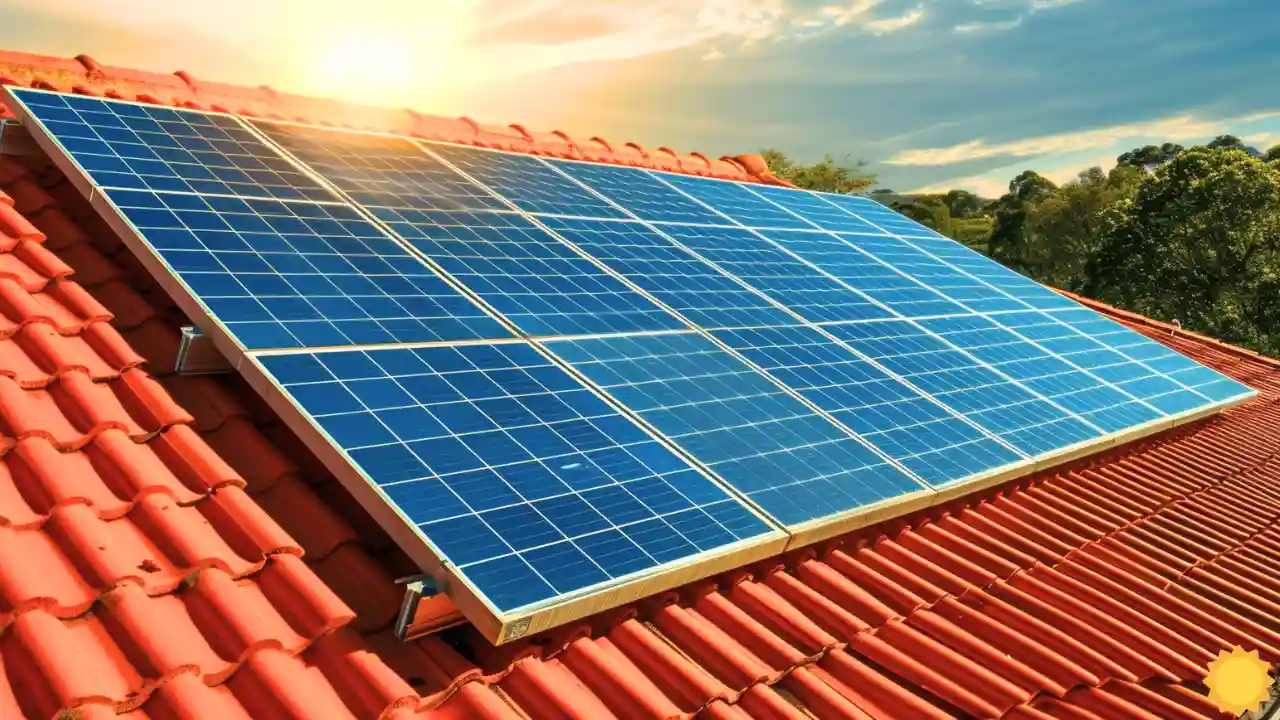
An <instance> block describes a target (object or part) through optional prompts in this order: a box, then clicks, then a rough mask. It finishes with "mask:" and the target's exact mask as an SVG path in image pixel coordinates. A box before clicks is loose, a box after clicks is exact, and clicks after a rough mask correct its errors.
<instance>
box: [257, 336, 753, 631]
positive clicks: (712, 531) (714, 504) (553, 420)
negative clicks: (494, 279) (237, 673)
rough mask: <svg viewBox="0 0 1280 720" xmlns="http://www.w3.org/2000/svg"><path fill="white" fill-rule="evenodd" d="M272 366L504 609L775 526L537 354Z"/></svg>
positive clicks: (272, 360) (465, 353)
mask: <svg viewBox="0 0 1280 720" xmlns="http://www.w3.org/2000/svg"><path fill="white" fill-rule="evenodd" d="M258 361H259V362H260V363H261V364H262V366H263V367H264V368H265V369H266V371H267V372H268V373H269V374H270V375H271V376H272V377H274V378H275V380H276V382H278V383H279V384H280V385H281V386H282V387H283V388H284V390H285V392H287V393H288V395H289V396H291V397H292V398H293V399H294V401H295V402H297V403H298V404H299V405H300V406H301V407H302V408H303V410H304V411H306V412H307V413H308V414H309V415H310V416H311V417H313V418H314V419H315V422H316V423H317V424H318V425H319V426H320V427H321V428H323V429H324V430H325V431H326V432H327V433H328V434H329V436H330V437H331V438H333V441H334V443H335V444H336V445H337V446H338V447H339V448H341V449H342V450H343V451H344V452H345V453H346V454H347V456H348V457H350V458H351V460H352V461H353V462H354V463H355V464H356V466H357V467H358V468H359V469H360V470H361V471H362V472H363V473H364V475H365V476H366V477H367V478H368V479H369V480H370V481H371V482H372V483H374V484H375V485H376V486H377V487H378V488H379V489H380V490H381V492H382V493H383V494H384V496H385V497H386V498H387V499H388V500H389V501H390V502H391V503H392V504H394V505H395V507H396V508H397V509H398V510H399V511H400V513H401V514H402V515H403V516H404V517H405V518H407V519H408V520H409V521H410V522H411V523H413V524H414V525H415V526H417V528H418V529H419V530H421V531H422V533H423V534H424V535H425V536H426V538H427V539H428V540H430V541H431V542H432V543H433V544H434V545H435V547H436V548H437V549H438V550H439V552H441V553H442V554H443V556H444V559H446V560H448V561H449V562H451V563H453V564H454V565H455V566H456V567H457V568H458V569H459V570H460V572H461V573H462V575H463V576H464V577H465V578H467V579H468V580H469V581H470V582H471V583H472V584H473V585H474V586H475V587H476V588H478V589H479V590H480V591H481V592H482V593H484V594H485V595H486V596H487V597H488V598H489V599H490V600H491V601H492V602H493V603H494V604H495V605H496V606H497V607H498V608H499V609H500V610H501V611H504V612H509V611H512V610H515V609H517V608H519V607H522V606H526V605H531V604H534V603H538V602H542V601H545V600H549V599H551V598H553V597H555V596H557V595H563V594H565V593H571V592H576V591H580V590H583V589H585V588H588V587H591V586H594V585H598V584H600V583H605V582H609V581H612V580H617V579H619V578H621V577H623V576H627V575H631V574H633V573H636V572H640V571H650V570H653V569H654V568H657V567H658V566H660V565H662V564H665V563H668V562H671V561H674V560H688V559H689V558H691V557H693V556H696V555H697V554H699V553H701V552H707V551H712V550H716V549H719V548H723V547H725V546H727V545H731V544H733V543H736V542H739V541H742V540H747V539H751V538H757V537H761V536H763V535H765V534H768V533H770V532H771V531H770V529H769V527H768V526H767V525H766V524H765V522H764V521H763V520H761V519H760V518H759V517H758V516H757V515H755V514H754V513H752V512H751V511H750V510H748V509H747V507H746V506H745V505H743V504H742V503H740V502H739V501H737V500H735V499H734V498H732V497H731V496H730V495H729V494H728V493H726V492H725V491H724V490H723V489H721V488H720V487H718V486H717V485H715V484H714V483H713V482H712V481H711V480H709V479H708V478H706V477H705V476H704V475H702V474H701V473H699V472H698V471H697V470H695V469H693V468H692V467H691V466H690V465H688V463H686V462H685V461H684V460H682V459H681V458H680V457H679V456H677V455H676V454H674V453H673V452H672V451H670V450H668V449H667V448H666V447H664V446H663V445H662V444H660V443H659V442H658V441H657V440H655V439H653V438H652V437H650V436H649V435H648V434H647V433H646V432H645V431H644V430H642V429H641V428H640V427H639V426H637V425H636V424H634V423H633V422H631V421H630V420H628V419H626V418H625V417H623V416H622V415H620V414H619V413H618V412H616V411H615V410H613V408H611V407H610V406H609V405H608V404H607V403H606V402H604V401H603V400H601V399H600V398H599V397H598V396H596V395H595V394H594V393H592V392H591V391H590V390H588V389H587V388H586V387H584V386H582V385H581V384H580V383H579V382H578V381H576V380H574V379H573V378H572V377H571V376H570V375H569V374H568V373H566V372H565V371H563V370H562V369H560V368H559V367H557V366H555V365H554V364H553V363H551V362H550V361H549V360H547V359H546V358H545V357H544V356H543V355H541V354H540V353H538V352H537V351H536V350H535V349H534V348H532V347H531V346H529V345H527V344H524V343H505V344H490V345H462V346H456V347H439V346H437V347H429V348H416V349H407V348H394V349H380V350H369V351H360V350H342V351H329V352H317V353H296V354H282V355H266V356H259V357H258ZM410 416H411V417H410ZM424 421H425V422H424Z"/></svg>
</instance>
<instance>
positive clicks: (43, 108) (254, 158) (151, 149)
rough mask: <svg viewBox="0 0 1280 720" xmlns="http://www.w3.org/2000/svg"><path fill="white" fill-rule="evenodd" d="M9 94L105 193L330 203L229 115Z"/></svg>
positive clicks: (72, 97)
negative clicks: (190, 194) (122, 191)
mask: <svg viewBox="0 0 1280 720" xmlns="http://www.w3.org/2000/svg"><path fill="white" fill-rule="evenodd" d="M11 91H12V92H13V93H14V95H15V97H17V98H18V99H20V100H21V101H22V102H23V103H24V104H25V105H26V106H27V108H28V110H30V111H31V114H32V115H33V116H35V118H36V119H37V120H39V121H40V123H41V124H43V125H44V126H45V127H46V128H47V129H48V130H49V132H50V133H51V134H52V135H53V136H54V137H55V138H57V140H58V142H59V143H60V144H61V145H62V147H63V148H64V149H65V150H66V152H67V154H68V155H70V156H71V157H72V158H73V159H75V161H76V162H77V163H78V164H79V165H80V167H82V168H83V169H84V170H85V172H87V173H88V174H89V177H90V178H92V179H93V181H94V182H95V183H96V184H98V185H99V186H101V187H103V188H129V189H135V190H160V191H175V192H194V193H205V194H217V195H236V196H240V197H255V198H277V199H283V200H303V199H308V200H319V201H332V200H335V198H334V197H333V194H332V193H330V192H329V191H328V190H326V189H324V188H323V187H321V186H320V185H319V183H317V182H315V181H314V180H312V179H311V178H309V177H307V175H306V174H304V173H303V172H302V171H300V170H299V169H298V168H297V167H295V166H294V165H293V164H292V163H290V162H289V161H287V160H285V159H284V158H282V157H280V155H279V154H278V153H277V152H276V151H275V150H273V149H271V148H270V147H268V146H267V145H266V144H265V143H263V142H262V141H261V140H259V139H258V138H256V137H255V136H254V135H253V133H252V132H250V131H249V130H248V129H246V128H245V127H244V126H243V125H241V124H240V122H239V121H238V120H236V119H235V118H233V117H231V116H230V115H219V114H213V113H206V112H197V111H192V110H178V109H174V108H165V107H158V106H154V105H136V104H133V103H127V102H121V101H116V100H107V99H100V98H90V97H80V96H75V95H57V94H53V93H46V92H42V91H37V90H25V89H17V88H14V89H12V90H11Z"/></svg>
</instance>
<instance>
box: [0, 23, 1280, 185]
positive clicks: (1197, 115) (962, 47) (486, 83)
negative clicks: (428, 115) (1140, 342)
mask: <svg viewBox="0 0 1280 720" xmlns="http://www.w3.org/2000/svg"><path fill="white" fill-rule="evenodd" d="M1277 27H1280V5H1275V4H1273V3H1262V2H1256V0H1251V1H1250V2H1244V1H1243V0H1217V1H1216V2H1209V1H1208V0H1163V1H1162V2H1155V1H1154V0H1147V1H1146V2H1139V1H1137V0H818V1H814V0H588V1H586V2H584V1H583V0H384V1H381V2H379V1H378V0H327V1H326V2H325V3H315V2H302V1H301V0H296V1H289V2H279V1H277V2H270V1H268V0H219V2H213V3H187V2H174V3H156V2H154V1H153V0H55V1H50V0H0V47H3V48H7V49H12V50H23V51H28V52H39V53H47V54H52V55H60V56H64V57H69V56H73V55H76V54H79V53H88V54H90V55H92V56H94V57H95V58H96V59H98V60H99V61H100V62H102V63H106V64H116V65H125V66H130V67H139V68H148V69H156V70H162V71H167V70H177V69H184V70H187V71H188V72H191V73H192V74H193V75H195V76H196V77H204V78H208V79H217V80H224V81H228V82H237V83H246V84H251V85H258V84H268V85H271V86H273V87H276V88H278V89H282V90H293V91H298V92H307V93H319V94H329V95H337V96H347V97H351V96H355V95H359V96H361V97H362V98H363V99H365V100H367V101H370V102H373V103H375V104H383V105H392V106H405V105H407V106H411V107H414V108H416V109H419V110H422V111H426V112H439V113H445V114H451V115H468V116H470V117H474V118H476V119H478V120H480V121H482V122H495V123H506V122H520V123H523V124H525V125H526V126H528V127H532V128H538V129H546V130H550V129H562V130H565V131H567V132H570V133H572V134H575V135H583V136H587V137H590V136H592V135H600V136H602V137H605V138H608V139H610V140H612V141H615V142H624V141H628V140H629V141H635V142H639V143H641V144H643V145H648V146H660V145H667V146H670V147H673V148H675V149H678V150H681V151H686V152H687V151H694V150H696V151H700V152H703V153H705V154H708V155H717V156H718V155H722V154H736V153H740V152H752V151H757V150H759V149H760V148H762V147H766V146H773V147H777V148H780V149H782V150H784V151H786V152H788V153H790V154H793V155H795V156H797V157H798V158H800V159H802V160H816V159H819V158H820V157H821V156H822V155H823V153H831V154H832V155H834V156H836V157H837V158H841V157H845V156H850V157H858V156H862V157H866V158H867V159H868V160H871V161H872V163H873V165H872V169H873V170H875V171H876V172H877V173H878V174H879V176H880V178H881V181H882V186H887V187H892V188H894V189H897V190H917V189H944V188H950V187H964V188H967V189H970V190H974V191H978V192H981V193H983V194H986V195H996V194H999V192H1000V191H1001V188H1002V187H1003V186H1004V185H1005V184H1006V183H1007V181H1008V179H1009V178H1011V177H1013V176H1014V175H1016V174H1017V173H1018V172H1019V171H1021V170H1023V169H1027V168H1032V169H1036V170H1039V171H1041V172H1043V173H1044V174H1046V175H1048V176H1049V177H1051V178H1052V179H1055V180H1059V181H1062V180H1066V179H1068V178H1070V177H1071V176H1073V175H1074V174H1075V173H1076V172H1078V171H1079V170H1081V169H1083V168H1086V167H1088V166H1090V165H1097V164H1100V165H1103V166H1107V165H1108V164H1110V163H1111V162H1113V161H1114V158H1115V156H1116V155H1118V154H1120V153H1121V152H1123V151H1125V150H1128V149H1130V148H1132V147H1135V146H1138V145H1143V144H1147V143H1159V142H1163V141H1175V142H1180V143H1183V144H1192V143H1196V142H1203V141H1204V140H1207V139H1209V138H1211V137H1213V136H1214V135H1218V134H1221V133H1225V132H1231V133H1234V134H1236V135H1240V136H1241V137H1244V138H1245V139H1246V141H1248V142H1251V143H1253V144H1255V145H1257V146H1258V147H1260V148H1262V149H1266V148H1267V147H1269V146H1271V145H1272V144H1275V143H1280V100H1278V99H1277V98H1280V52H1278V51H1277V50H1276V47H1277V41H1276V38H1277V36H1276V34H1275V28H1277Z"/></svg>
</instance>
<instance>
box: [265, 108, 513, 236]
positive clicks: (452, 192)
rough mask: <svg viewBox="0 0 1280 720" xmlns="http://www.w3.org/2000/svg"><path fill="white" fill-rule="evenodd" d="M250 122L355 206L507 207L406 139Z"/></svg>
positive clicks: (478, 208)
mask: <svg viewBox="0 0 1280 720" xmlns="http://www.w3.org/2000/svg"><path fill="white" fill-rule="evenodd" d="M251 122H252V123H253V125H254V127H256V128H257V129H258V130H259V131H261V132H262V133H263V134H264V135H266V136H267V137H269V138H270V139H271V140H272V141H274V142H276V143H277V144H279V145H280V146H281V147H283V148H284V149H285V150H287V151H288V152H289V153H290V154H292V155H293V156H294V157H295V158H297V159H298V160H300V161H301V162H303V163H305V164H306V165H307V166H309V167H311V168H312V169H313V170H315V171H316V173H318V174H319V175H320V176H321V177H323V178H325V179H326V180H328V181H329V182H331V183H333V184H334V185H335V186H337V188H338V189H339V190H341V191H343V192H344V193H346V194H347V196H348V197H350V198H351V199H352V200H353V201H354V202H356V203H357V204H359V205H363V206H365V207H368V208H383V207H386V208H405V209H413V210H504V209H507V205H506V204H505V203H503V202H502V200H500V199H498V198H497V197H495V196H494V195H493V194H492V193H490V192H489V191H488V190H486V189H485V188H483V187H480V186H479V185H477V184H475V183H473V182H471V181H470V180H468V179H466V178H464V177H462V176H461V175H459V174H458V173H457V172H456V171H454V170H453V169H451V168H450V167H448V166H447V165H445V164H444V163H443V162H441V161H440V160H438V159H436V158H435V157H432V156H431V155H429V154H427V153H426V152H425V151H424V150H423V149H422V147H421V146H419V145H418V144H417V143H415V142H413V141H412V140H409V139H408V138H403V137H394V136H388V135H377V134H371V133H360V132H353V131H348V130H331V129H324V128H314V127H308V126H303V125H292V124H286V123H277V122H269V121H259V120H254V121H251ZM375 214H377V213H375Z"/></svg>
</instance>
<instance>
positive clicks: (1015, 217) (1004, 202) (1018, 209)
mask: <svg viewBox="0 0 1280 720" xmlns="http://www.w3.org/2000/svg"><path fill="white" fill-rule="evenodd" d="M1056 191H1057V186H1055V185H1054V184H1053V183H1052V182H1051V181H1050V180H1049V179H1048V178H1045V177H1043V176H1042V175H1040V174H1039V173H1037V172H1035V171H1033V170H1024V171H1023V172H1021V173H1019V174H1018V176H1017V177H1015V178H1014V179H1012V180H1010V181H1009V192H1007V193H1005V194H1004V195H1002V196H1001V197H1000V199H999V200H996V201H995V203H994V204H993V206H992V211H993V213H992V214H993V221H992V226H991V236H990V237H988V238H987V254H988V255H990V256H991V257H993V258H995V259H996V260H999V261H1000V262H1002V263H1004V264H1005V265H1007V266H1009V267H1011V268H1013V269H1014V270H1017V271H1019V272H1023V273H1028V274H1031V270H1032V267H1033V266H1034V265H1035V260H1034V255H1035V252H1034V251H1033V250H1031V249H1030V248H1029V247H1028V246H1027V214H1028V212H1029V210H1030V208H1031V206H1032V205H1034V204H1035V203H1037V202H1039V201H1040V200H1043V199H1044V198H1046V197H1048V196H1049V195H1051V194H1053V193H1054V192H1056Z"/></svg>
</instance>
